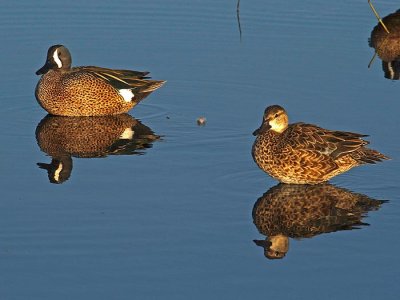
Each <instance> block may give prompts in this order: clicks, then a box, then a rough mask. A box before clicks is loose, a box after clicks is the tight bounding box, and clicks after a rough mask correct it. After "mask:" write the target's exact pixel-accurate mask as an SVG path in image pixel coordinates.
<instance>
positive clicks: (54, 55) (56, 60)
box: [53, 49, 62, 69]
mask: <svg viewBox="0 0 400 300" xmlns="http://www.w3.org/2000/svg"><path fill="white" fill-rule="evenodd" d="M53 59H54V61H55V62H56V64H57V66H58V68H59V69H60V68H61V67H62V62H61V60H60V58H59V57H58V50H57V49H56V51H54V53H53Z"/></svg>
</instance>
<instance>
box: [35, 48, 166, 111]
mask: <svg viewBox="0 0 400 300" xmlns="http://www.w3.org/2000/svg"><path fill="white" fill-rule="evenodd" d="M71 61H72V60H71V55H70V53H69V51H68V49H67V48H66V47H64V46H62V45H54V46H51V47H50V48H49V50H48V52H47V60H46V63H45V65H44V66H43V67H42V68H41V69H39V70H38V71H37V72H36V74H37V75H40V74H43V76H42V77H41V78H40V80H39V82H38V84H37V86H36V91H35V95H36V99H37V100H38V102H39V104H40V105H41V106H42V107H43V108H44V109H45V110H46V111H48V112H49V113H50V114H53V115H60V116H103V115H115V114H121V113H124V112H127V111H128V110H130V109H131V108H132V107H134V106H135V105H136V104H138V103H139V102H140V101H141V100H142V99H143V98H145V97H146V96H148V95H149V94H150V93H151V92H153V91H154V90H156V89H158V88H159V87H161V86H162V85H163V84H164V83H165V81H163V80H149V79H148V77H146V75H147V74H148V73H149V72H138V71H129V70H113V69H106V68H100V67H93V66H86V67H73V68H72V67H71Z"/></svg>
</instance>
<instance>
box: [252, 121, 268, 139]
mask: <svg viewBox="0 0 400 300" xmlns="http://www.w3.org/2000/svg"><path fill="white" fill-rule="evenodd" d="M270 128H271V125H269V124H268V123H263V124H261V126H260V128H257V129H256V130H254V131H253V135H254V136H257V135H259V134H261V133H263V132H265V131H268V130H269V129H270Z"/></svg>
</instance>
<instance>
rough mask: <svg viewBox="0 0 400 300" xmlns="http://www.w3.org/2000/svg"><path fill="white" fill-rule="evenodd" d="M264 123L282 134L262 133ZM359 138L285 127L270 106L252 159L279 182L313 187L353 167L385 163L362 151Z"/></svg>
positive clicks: (378, 155) (312, 127) (305, 126)
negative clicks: (280, 130) (280, 128)
mask: <svg viewBox="0 0 400 300" xmlns="http://www.w3.org/2000/svg"><path fill="white" fill-rule="evenodd" d="M278 115H279V116H278ZM276 116H278V117H276ZM280 118H282V120H286V123H285V121H284V122H280ZM285 118H286V119H285ZM274 122H276V123H274ZM266 123H268V124H275V125H274V126H277V125H276V124H279V126H282V129H284V130H282V132H277V131H274V130H272V129H269V130H262V129H263V128H268V126H269V127H271V125H268V124H266ZM256 132H257V131H256ZM362 137H365V135H363V134H358V133H352V132H346V131H333V130H327V129H323V128H321V127H318V126H316V125H312V124H306V123H294V124H291V125H288V124H287V115H286V112H285V111H284V109H283V108H281V107H279V106H272V107H269V108H267V109H266V112H265V114H264V118H263V124H262V126H261V127H260V129H258V135H257V138H256V140H255V142H254V144H253V148H252V155H253V158H254V161H255V162H256V163H257V165H258V166H259V167H260V168H261V169H262V170H264V171H265V172H267V173H268V174H269V175H271V176H272V177H274V178H276V179H278V180H279V181H281V182H284V183H296V184H317V183H321V182H324V181H327V180H329V179H330V178H332V177H334V176H336V175H338V174H341V173H343V172H346V171H348V170H349V169H351V168H353V167H355V166H358V165H361V164H365V163H375V162H378V161H381V160H383V159H388V157H387V156H385V155H383V154H381V153H379V152H378V151H376V150H371V149H368V148H366V147H365V145H367V144H368V142H367V141H365V140H363V139H362Z"/></svg>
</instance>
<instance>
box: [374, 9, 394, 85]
mask: <svg viewBox="0 0 400 300" xmlns="http://www.w3.org/2000/svg"><path fill="white" fill-rule="evenodd" d="M382 22H383V23H384V24H385V26H386V27H387V29H388V31H389V33H388V32H386V30H385V28H384V27H383V26H382V24H381V23H378V24H377V25H376V26H375V27H374V29H373V30H372V32H371V37H370V39H369V46H370V47H372V48H374V49H375V53H376V54H377V55H378V56H379V58H380V59H381V60H382V69H383V72H384V74H385V75H384V76H385V78H388V79H391V80H399V79H400V10H398V11H396V12H395V13H392V14H390V15H387V16H386V17H384V18H383V19H382Z"/></svg>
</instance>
